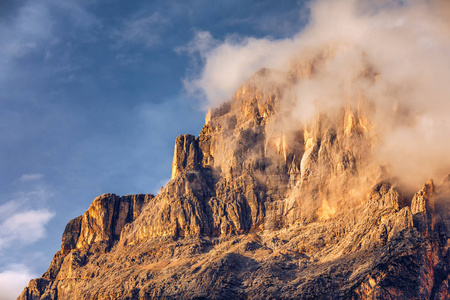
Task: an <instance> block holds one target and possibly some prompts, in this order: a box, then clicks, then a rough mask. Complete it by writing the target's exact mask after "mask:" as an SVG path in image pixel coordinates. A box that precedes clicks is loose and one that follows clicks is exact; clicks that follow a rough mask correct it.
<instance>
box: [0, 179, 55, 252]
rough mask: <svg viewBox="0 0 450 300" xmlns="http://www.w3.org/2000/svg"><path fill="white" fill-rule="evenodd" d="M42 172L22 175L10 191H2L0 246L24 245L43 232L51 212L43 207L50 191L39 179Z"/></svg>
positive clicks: (44, 233) (42, 235)
mask: <svg viewBox="0 0 450 300" xmlns="http://www.w3.org/2000/svg"><path fill="white" fill-rule="evenodd" d="M42 179H43V175H42V174H41V173H29V174H24V175H22V176H21V177H20V178H19V180H17V181H16V182H15V185H16V188H17V189H18V190H16V191H15V192H13V193H10V194H7V195H2V196H1V198H0V203H1V202H3V201H2V200H3V199H7V202H4V203H3V204H0V250H3V249H5V248H8V247H10V246H13V245H14V246H23V245H29V244H31V243H34V242H36V241H37V240H39V239H41V238H43V237H45V236H46V228H45V226H46V225H47V223H48V222H49V221H50V220H51V218H53V216H54V213H53V212H51V211H50V210H49V209H48V208H46V207H45V204H46V202H47V201H48V200H49V199H50V198H51V197H52V195H53V192H52V191H51V190H49V189H48V187H47V186H46V185H45V183H44V182H43V181H42Z"/></svg>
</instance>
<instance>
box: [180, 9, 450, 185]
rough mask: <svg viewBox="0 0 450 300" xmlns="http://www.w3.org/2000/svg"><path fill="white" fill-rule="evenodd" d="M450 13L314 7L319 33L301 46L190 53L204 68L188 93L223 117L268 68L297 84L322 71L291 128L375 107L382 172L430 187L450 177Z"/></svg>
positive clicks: (238, 42) (300, 94)
mask: <svg viewBox="0 0 450 300" xmlns="http://www.w3.org/2000/svg"><path fill="white" fill-rule="evenodd" d="M448 8H449V5H448V4H446V2H445V1H426V2H425V1H414V0H413V1H408V2H403V1H394V0H392V1H368V0H367V1H366V0H361V1H357V0H337V1H331V0H321V1H313V2H311V6H310V22H309V24H307V26H306V27H305V28H304V29H303V30H302V31H300V32H298V33H297V34H296V35H294V36H293V38H287V39H272V38H261V39H256V38H251V37H238V38H236V37H228V38H226V39H225V40H223V41H222V42H219V43H217V41H215V40H214V39H213V38H212V37H211V36H208V35H207V34H204V36H205V37H206V39H204V40H206V42H208V41H214V43H215V45H214V46H213V47H212V49H211V47H205V46H203V45H202V43H203V40H201V39H199V42H197V43H198V45H199V46H196V45H195V43H193V44H192V45H190V46H189V47H190V49H191V51H193V52H195V51H197V52H199V53H200V56H201V57H203V58H204V64H203V69H202V71H201V72H200V74H199V75H197V76H191V77H189V78H188V79H187V80H186V87H187V89H188V90H189V91H191V92H196V93H200V94H203V95H204V99H205V102H206V105H208V106H214V107H215V106H218V105H219V104H220V103H222V102H224V101H226V100H228V99H230V97H231V96H232V95H233V94H234V92H235V91H236V89H237V88H238V87H239V86H240V85H241V84H242V82H243V81H244V80H246V79H248V78H249V77H250V76H251V75H252V74H254V73H255V72H256V71H257V70H258V69H260V68H262V67H267V68H269V69H273V70H276V71H278V72H280V73H284V74H288V73H289V72H292V71H295V70H296V68H298V67H300V68H301V66H300V65H298V66H296V64H299V63H301V62H303V63H305V62H311V61H316V63H315V65H314V71H313V74H312V75H311V76H309V77H303V78H302V80H300V81H299V82H298V83H297V84H293V85H292V86H291V88H290V90H289V91H287V92H286V95H287V96H286V97H285V99H283V103H284V104H283V105H288V106H289V107H285V109H286V111H288V112H289V115H288V116H287V118H289V120H285V123H286V124H292V126H299V124H300V123H303V124H305V123H307V122H309V121H310V120H311V119H312V118H313V117H314V116H315V115H316V114H317V113H319V112H321V111H325V112H327V111H330V110H335V109H337V108H339V107H342V106H350V107H353V108H355V109H357V108H358V105H359V104H358V103H360V100H361V99H364V100H365V101H368V102H372V103H375V107H376V108H375V109H374V111H373V112H370V113H371V115H372V117H373V122H374V123H375V125H376V127H375V128H376V129H375V130H376V132H377V134H378V148H377V149H376V153H377V160H378V162H379V163H380V164H384V165H386V166H388V167H389V168H390V170H391V172H392V173H393V175H396V176H398V177H399V178H402V177H403V178H404V179H403V181H404V182H403V183H404V184H406V185H409V186H414V187H417V186H419V187H420V186H421V184H422V183H423V182H425V181H427V179H428V178H427V177H430V176H431V177H435V178H436V179H438V178H440V177H442V176H443V173H444V172H447V173H448V172H450V157H449V156H448V155H447V154H446V153H445V149H450V137H449V132H450V122H449V121H448V115H450V98H449V97H450V96H449V95H450V85H448V81H449V80H450V56H449V55H448V53H450V30H449V28H450V24H449V18H448V15H449V10H448ZM196 39H198V37H196ZM194 42H195V40H194ZM206 44H207V45H208V43H206ZM297 71H298V70H297ZM364 72H366V74H369V73H370V74H369V77H370V76H372V78H373V79H374V80H373V81H370V80H367V79H365V78H367V77H364V76H361V74H363V73H364ZM190 75H191V74H190ZM289 121H292V122H289ZM406 154H407V155H406ZM405 155H406V156H407V157H406V156H405ZM405 174H406V175H405Z"/></svg>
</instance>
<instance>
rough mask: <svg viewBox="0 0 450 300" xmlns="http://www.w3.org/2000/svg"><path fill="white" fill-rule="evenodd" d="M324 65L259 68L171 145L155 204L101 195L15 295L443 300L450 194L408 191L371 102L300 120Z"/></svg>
mask: <svg viewBox="0 0 450 300" xmlns="http://www.w3.org/2000/svg"><path fill="white" fill-rule="evenodd" d="M327 55H332V54H327ZM325 59H326V55H319V56H318V57H316V58H314V59H310V60H307V61H306V62H304V63H296V64H294V66H293V67H292V68H290V70H289V71H288V72H286V73H279V72H275V71H272V70H268V69H262V70H260V71H259V72H257V73H256V74H255V75H254V76H253V77H252V78H250V79H249V80H248V81H246V82H245V83H244V84H243V85H242V86H241V87H240V88H239V89H238V90H237V92H236V93H235V95H234V96H233V97H232V98H231V99H230V100H229V101H227V102H225V103H223V104H222V105H221V106H219V107H218V108H215V109H210V111H209V112H208V114H207V116H206V119H205V125H204V127H203V129H202V130H201V132H200V134H199V136H197V137H195V136H193V135H180V136H178V137H177V138H176V141H175V147H174V148H175V149H174V158H173V163H172V176H171V181H170V182H169V183H168V184H167V185H166V187H164V189H162V190H161V192H160V193H159V194H158V195H156V196H153V195H132V196H123V197H119V196H117V195H114V194H104V195H102V196H100V197H97V198H96V199H95V200H94V201H93V203H92V204H91V206H90V207H89V209H88V210H87V211H86V212H85V213H84V214H83V215H82V216H80V217H77V218H75V219H73V220H72V221H70V222H69V224H68V225H67V226H66V229H65V231H64V233H63V240H62V246H61V251H59V252H57V253H56V255H55V257H54V259H53V261H52V263H51V264H50V267H49V270H48V271H47V272H46V273H45V274H44V275H43V276H42V277H41V278H40V279H35V280H32V281H31V282H30V284H29V286H28V287H26V288H25V290H24V292H23V293H22V294H21V296H20V297H19V298H20V299H73V298H74V297H75V298H79V299H100V298H119V299H151V298H186V299H191V298H192V299H194V298H196V299H199V298H211V299H261V298H278V299H292V298H298V299H317V298H333V299H394V298H403V299H410V298H420V299H426V298H432V299H446V297H448V294H449V276H448V271H447V270H449V269H448V268H449V250H448V249H449V247H448V237H449V236H450V222H449V214H448V209H447V210H439V214H437V213H438V211H437V208H438V207H441V206H442V203H448V202H445V201H447V200H445V199H450V198H449V195H450V194H449V193H448V190H449V189H447V188H446V185H445V184H442V185H441V186H438V187H435V185H434V183H433V181H430V182H428V183H426V184H425V186H424V187H423V188H422V189H421V190H420V191H418V192H417V193H416V194H415V195H414V197H413V198H412V200H411V201H408V199H406V198H405V197H404V196H403V195H402V191H401V189H399V188H398V187H397V186H396V182H395V180H392V179H391V178H390V177H389V175H388V172H387V171H386V168H385V167H383V166H380V165H379V164H377V163H376V162H375V160H374V159H373V151H374V147H375V145H376V142H377V139H378V136H377V131H376V128H375V125H374V123H373V122H372V120H371V116H372V114H371V112H372V110H371V108H372V103H370V101H368V100H365V99H359V100H358V101H354V102H352V103H353V104H349V105H348V106H343V107H337V108H333V109H330V110H324V111H320V113H318V114H317V115H315V117H314V118H311V119H308V121H307V122H306V121H304V120H303V119H302V120H297V119H295V118H292V112H291V111H290V108H292V106H291V105H290V101H291V97H292V95H291V93H293V86H294V85H295V84H296V83H298V82H301V81H302V80H303V79H305V78H311V77H313V76H315V74H316V73H317V72H318V71H317V69H318V65H320V64H321V63H323V61H324V60H325ZM358 76H360V77H362V78H366V79H364V80H368V81H374V80H375V77H376V76H377V74H376V72H374V71H373V70H371V69H370V68H369V67H367V68H365V69H364V70H363V71H362V72H361V74H359V75H358ZM354 103H356V105H354ZM447 186H448V185H447ZM443 199H444V200H443ZM437 216H438V217H437Z"/></svg>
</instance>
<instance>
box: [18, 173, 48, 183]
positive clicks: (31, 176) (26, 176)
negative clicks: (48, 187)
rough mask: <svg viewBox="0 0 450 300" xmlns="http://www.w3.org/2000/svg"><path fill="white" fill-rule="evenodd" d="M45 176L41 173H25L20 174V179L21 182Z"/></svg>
mask: <svg viewBox="0 0 450 300" xmlns="http://www.w3.org/2000/svg"><path fill="white" fill-rule="evenodd" d="M43 177H44V175H43V174H41V173H29V174H23V175H22V176H20V178H19V180H20V181H21V182H26V181H35V180H39V179H42V178H43Z"/></svg>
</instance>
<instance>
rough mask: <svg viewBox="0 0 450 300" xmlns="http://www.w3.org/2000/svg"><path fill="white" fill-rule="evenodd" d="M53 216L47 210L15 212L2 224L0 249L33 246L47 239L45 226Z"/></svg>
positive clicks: (0, 226)
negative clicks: (32, 244)
mask: <svg viewBox="0 0 450 300" xmlns="http://www.w3.org/2000/svg"><path fill="white" fill-rule="evenodd" d="M7 204H8V203H7ZM8 208H9V207H8ZM1 209H2V207H0V210H1ZM53 216H54V213H52V212H50V211H49V210H47V209H39V210H28V211H22V212H21V211H15V212H14V214H13V215H12V216H10V217H8V218H6V219H4V220H3V222H2V223H1V224H0V249H1V248H6V247H9V246H10V245H11V244H12V243H20V244H21V245H27V244H31V243H34V242H36V241H37V240H39V239H41V238H43V237H45V234H46V230H45V225H46V224H47V223H48V222H49V221H50V219H51V218H52V217H53Z"/></svg>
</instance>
